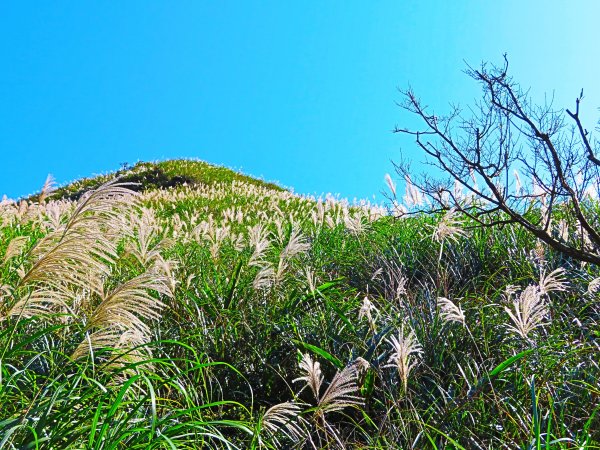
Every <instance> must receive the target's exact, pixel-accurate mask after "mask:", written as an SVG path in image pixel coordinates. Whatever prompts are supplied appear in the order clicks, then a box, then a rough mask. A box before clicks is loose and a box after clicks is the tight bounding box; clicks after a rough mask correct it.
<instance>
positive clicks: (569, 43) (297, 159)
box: [0, 0, 600, 199]
mask: <svg viewBox="0 0 600 450" xmlns="http://www.w3.org/2000/svg"><path fill="white" fill-rule="evenodd" d="M599 18H600V1H596V0H590V1H575V0H572V1H564V2H561V1H551V0H543V1H529V0H528V1H495V2H487V1H475V0H473V1H408V0H407V1H400V0H397V1H363V2H358V1H304V2H292V1H282V0H278V1H255V2H252V1H239V2H233V1H213V2H209V1H199V0H196V1H163V2H159V1H152V0H144V1H137V2H136V1H125V2H100V1H97V2H91V1H90V2H88V1H85V2H76V1H69V2H67V1H64V2H60V1H57V2H39V1H33V2H27V1H24V0H18V1H17V0H15V1H12V2H9V1H3V2H2V3H1V5H0V154H1V156H2V164H1V165H0V195H2V194H7V195H8V196H9V197H13V198H14V197H18V196H21V195H25V194H28V193H31V192H33V191H35V190H37V189H38V188H39V187H40V186H41V185H42V184H43V182H44V180H45V178H46V175H47V174H48V173H52V174H53V175H54V176H55V178H56V179H57V181H58V182H59V183H64V182H67V181H69V180H73V179H75V178H78V177H81V176H89V175H92V174H94V173H101V172H105V171H109V170H115V169H118V168H119V165H120V163H122V162H129V163H134V162H136V161H138V160H155V159H165V158H175V157H195V158H200V159H202V160H205V161H208V162H212V163H217V164H222V165H226V166H229V167H232V168H236V169H242V170H243V171H244V172H246V173H248V174H251V175H255V176H262V177H264V178H265V179H267V180H274V181H278V182H280V183H281V184H282V185H284V186H289V187H293V188H294V190H295V191H296V192H301V193H317V194H320V193H325V192H333V193H340V194H341V195H342V196H344V197H348V198H350V199H352V198H354V197H360V198H370V199H372V196H373V195H377V196H378V198H381V196H380V195H379V193H380V192H381V191H382V190H384V189H385V184H384V182H383V177H384V175H385V173H386V172H392V170H393V167H392V164H391V163H390V160H392V159H396V160H397V159H398V156H399V154H400V153H399V152H400V150H401V149H402V151H403V152H404V153H405V155H408V156H410V155H414V158H415V161H419V160H420V155H419V154H418V152H417V150H416V148H415V146H414V145H413V143H412V141H411V140H410V139H406V138H402V137H400V136H398V135H394V134H392V133H391V130H392V129H393V128H394V126H395V125H397V124H398V125H405V124H407V123H410V120H411V119H410V118H409V117H407V116H406V115H405V114H403V113H402V111H401V110H400V109H399V108H398V107H397V106H396V104H395V102H397V101H399V100H400V95H399V93H398V91H397V88H405V87H407V86H408V85H409V83H410V85H412V87H413V88H414V89H415V91H417V93H418V94H419V95H420V97H421V98H422V99H424V100H425V101H426V102H427V103H428V104H430V105H432V106H436V107H437V109H438V110H441V111H443V110H444V108H445V107H446V105H447V104H448V103H449V102H460V103H467V104H468V103H469V102H471V101H472V100H473V99H474V98H475V97H476V96H477V95H478V93H479V88H478V87H477V86H476V85H474V84H473V82H472V81H471V80H470V79H468V78H467V77H466V76H465V75H464V74H463V73H462V71H463V69H464V68H465V61H466V62H469V63H471V64H474V65H477V64H479V63H480V62H481V61H482V60H489V61H493V62H500V61H501V59H502V54H503V53H504V52H506V53H508V56H509V59H510V62H511V67H512V70H511V72H512V74H513V76H514V77H515V78H516V79H517V80H519V81H521V82H522V84H523V85H525V86H531V87H532V93H533V94H534V95H536V96H539V98H543V97H542V96H543V94H544V93H545V92H548V93H552V92H553V91H554V93H555V98H556V100H555V105H556V106H561V107H562V106H565V107H569V106H572V102H573V100H574V98H575V97H576V96H577V95H578V93H579V91H580V89H581V88H584V92H585V96H586V98H585V105H584V106H585V110H584V112H585V114H586V115H587V116H586V117H585V121H586V123H587V126H588V127H589V128H590V129H593V128H594V125H595V123H596V121H597V119H598V117H599V116H600V113H599V112H598V109H597V107H598V106H600V83H599V80H600V54H599V53H600V48H599V45H600V26H599V24H598V20H599Z"/></svg>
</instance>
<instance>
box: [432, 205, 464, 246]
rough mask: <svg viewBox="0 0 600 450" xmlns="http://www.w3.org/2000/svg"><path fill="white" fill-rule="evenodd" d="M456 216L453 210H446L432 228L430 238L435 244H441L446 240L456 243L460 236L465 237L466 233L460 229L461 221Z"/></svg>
mask: <svg viewBox="0 0 600 450" xmlns="http://www.w3.org/2000/svg"><path fill="white" fill-rule="evenodd" d="M456 216H457V213H456V210H455V209H454V208H452V209H450V210H448V211H447V212H446V213H445V214H444V216H443V217H442V219H441V220H440V221H439V223H438V224H437V226H436V227H435V228H434V230H433V235H432V236H431V238H432V239H433V240H434V241H436V242H443V241H445V240H447V239H449V240H451V241H455V242H456V241H458V238H459V237H460V236H466V234H467V233H466V231H465V230H463V229H462V228H461V225H462V221H461V220H459V219H458V218H457V217H456Z"/></svg>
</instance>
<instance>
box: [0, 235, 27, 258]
mask: <svg viewBox="0 0 600 450" xmlns="http://www.w3.org/2000/svg"><path fill="white" fill-rule="evenodd" d="M28 242H29V236H17V237H15V238H12V239H11V240H10V242H9V243H8V246H7V247H6V252H4V257H3V258H2V262H3V263H4V264H6V262H7V261H8V260H9V259H12V258H14V257H15V256H19V255H20V254H21V253H23V250H24V249H25V247H27V243H28Z"/></svg>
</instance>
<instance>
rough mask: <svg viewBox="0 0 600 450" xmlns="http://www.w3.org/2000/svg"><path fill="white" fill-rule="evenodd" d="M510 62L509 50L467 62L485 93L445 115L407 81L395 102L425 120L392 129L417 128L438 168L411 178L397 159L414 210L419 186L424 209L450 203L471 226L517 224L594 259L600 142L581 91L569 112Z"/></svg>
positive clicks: (599, 243) (598, 258)
mask: <svg viewBox="0 0 600 450" xmlns="http://www.w3.org/2000/svg"><path fill="white" fill-rule="evenodd" d="M507 71H508V60H507V59H506V56H505V58H504V63H503V64H502V65H501V66H488V65H486V64H483V65H482V66H481V67H480V68H479V69H473V68H471V67H469V68H468V70H467V71H466V73H467V74H468V75H469V76H470V77H472V78H473V79H474V80H476V81H477V82H479V83H480V84H481V86H482V88H483V96H482V99H481V100H480V101H479V102H478V103H477V104H476V106H475V107H474V108H470V109H468V110H467V111H462V110H461V109H460V108H458V107H452V109H451V112H450V113H449V114H448V115H447V116H438V115H436V114H435V113H434V112H433V111H431V110H429V109H428V108H427V107H426V106H424V105H423V103H422V102H421V101H420V100H419V99H418V98H417V96H416V95H415V93H414V92H413V91H412V90H410V89H409V90H407V91H403V92H402V93H403V96H404V102H403V103H402V104H401V106H402V107H403V108H404V109H405V110H407V111H409V112H411V113H413V114H416V115H417V116H418V118H419V119H420V121H421V122H422V125H423V127H422V129H419V130H413V129H405V128H396V129H395V132H398V133H404V134H409V135H412V136H415V138H416V143H417V145H418V147H419V148H420V149H421V150H423V152H425V155H426V161H427V163H428V164H430V165H432V166H434V167H436V168H437V169H433V172H439V173H441V174H442V175H441V176H440V177H436V176H432V175H431V174H423V175H420V176H419V177H418V178H415V177H413V178H412V179H411V171H410V166H409V164H407V163H406V162H400V163H398V164H395V166H396V171H397V172H398V174H399V175H401V176H404V177H405V179H406V180H407V197H408V198H406V200H407V202H408V203H410V204H409V207H412V208H411V209H410V212H413V213H414V212H418V211H419V210H422V209H423V207H419V203H420V197H419V196H420V195H421V194H423V195H424V198H426V199H427V200H428V204H427V208H426V209H427V210H429V211H431V210H438V211H442V210H449V209H455V210H456V211H457V212H459V213H462V214H464V215H466V216H468V217H469V218H470V219H471V220H472V223H473V224H475V225H476V226H486V227H490V226H503V225H506V224H518V225H520V226H522V227H524V228H525V229H527V230H528V231H529V232H531V233H532V234H533V235H534V236H536V237H537V238H538V239H540V240H541V241H543V242H544V243H546V244H548V245H549V246H550V247H552V248H553V249H555V250H558V251H560V252H562V253H564V254H565V255H568V256H570V257H572V258H574V259H577V260H580V261H585V262H589V263H594V264H600V252H599V250H600V234H599V231H600V215H599V212H600V208H599V207H598V202H597V197H598V182H599V175H600V173H599V169H600V160H599V159H598V157H597V156H596V154H597V150H598V146H599V145H598V141H596V140H593V139H592V136H591V134H590V133H589V132H588V131H587V130H586V129H585V128H584V127H583V125H582V123H581V120H580V116H579V106H580V103H581V101H582V99H583V91H582V92H581V94H580V95H579V97H578V98H577V99H576V101H575V110H574V111H570V110H568V109H567V110H566V114H565V113H564V112H563V111H558V110H555V109H554V108H553V106H552V102H549V103H546V104H545V105H542V106H539V105H535V104H533V102H532V101H531V98H530V96H529V93H528V92H526V91H523V90H522V89H521V88H520V86H519V85H518V84H517V83H515V82H514V81H513V80H512V78H511V77H509V76H508V74H507ZM415 192H417V194H415ZM415 197H418V198H419V199H418V200H415Z"/></svg>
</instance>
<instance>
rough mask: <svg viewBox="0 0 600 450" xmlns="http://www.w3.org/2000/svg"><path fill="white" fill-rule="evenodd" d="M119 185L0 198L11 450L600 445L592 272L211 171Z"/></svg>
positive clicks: (501, 240) (452, 220) (466, 230)
mask: <svg viewBox="0 0 600 450" xmlns="http://www.w3.org/2000/svg"><path fill="white" fill-rule="evenodd" d="M119 175H121V176H122V178H121V180H120V181H118V182H116V183H115V181H114V180H113V181H110V180H111V179H112V178H114V176H111V175H107V176H104V177H100V178H97V179H91V180H81V181H80V182H78V183H76V184H74V185H71V186H68V187H66V188H63V189H61V190H58V191H56V192H55V193H54V195H49V190H48V189H45V190H44V191H43V192H42V194H40V195H39V196H35V197H32V198H30V199H29V200H26V201H21V202H18V203H17V202H11V201H3V202H2V205H1V207H0V258H1V260H0V448H19V449H20V448H56V449H58V448H90V449H108V448H127V449H134V448H140V449H145V448H190V449H192V448H456V449H459V448H485V449H497V448H538V449H540V448H598V447H599V446H600V418H599V415H598V409H599V408H600V381H599V380H600V368H599V367H598V354H599V347H598V340H599V338H600V327H599V325H598V319H599V314H600V304H599V302H598V295H600V293H599V292H598V291H599V290H600V278H597V277H598V276H599V275H600V274H599V273H598V268H597V267H596V266H594V265H590V264H583V263H580V262H577V261H572V260H569V259H566V258H565V257H562V256H560V254H557V253H554V252H553V251H551V250H549V249H548V248H546V247H545V246H544V245H543V244H542V243H540V242H539V241H537V240H536V239H535V238H533V237H532V236H531V235H530V234H528V233H526V232H525V231H522V230H521V229H519V228H515V227H513V226H506V227H504V228H493V229H492V228H490V229H472V228H470V223H469V222H468V220H467V219H466V218H464V217H461V216H458V215H456V214H455V213H454V212H453V211H450V212H447V213H445V214H444V215H427V214H422V215H417V216H413V217H407V218H404V219H402V218H400V219H398V218H393V217H391V216H389V215H387V214H386V212H385V210H383V209H382V208H381V207H377V206H373V205H369V204H367V203H364V204H356V205H349V204H348V203H347V202H345V201H340V200H338V199H335V198H332V197H327V198H325V199H314V198H307V197H302V196H298V195H295V194H292V193H290V192H288V191H286V190H283V189H281V188H279V187H277V186H274V185H270V184H266V183H263V182H260V181H258V180H254V179H250V178H248V177H243V176H241V175H239V174H236V173H234V172H231V171H229V170H227V169H224V168H217V167H213V166H210V165H208V164H205V163H201V162H194V161H169V162H165V163H159V164H148V163H145V164H139V165H137V166H135V167H133V168H124V169H123V170H122V171H121V172H120V174H119ZM122 182H138V183H141V184H139V185H135V186H132V185H124V184H122ZM100 183H105V184H100ZM90 188H93V189H95V190H94V191H89V190H88V189H90ZM132 188H133V189H132Z"/></svg>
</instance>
